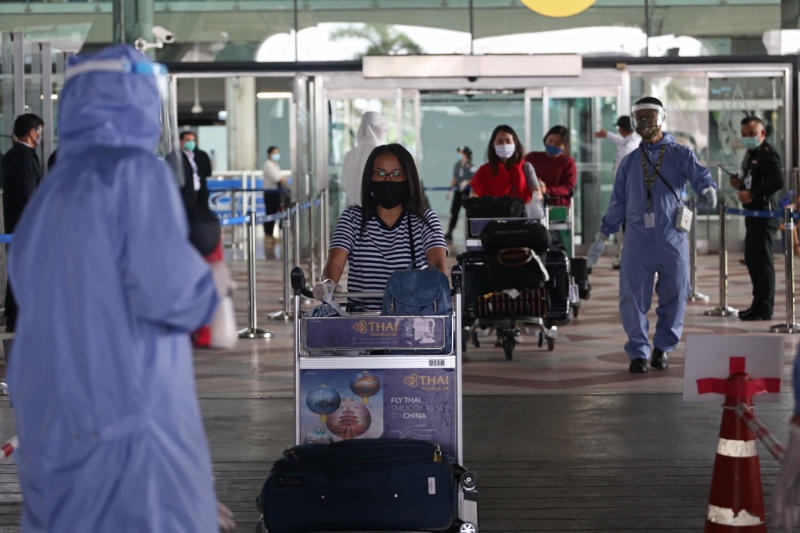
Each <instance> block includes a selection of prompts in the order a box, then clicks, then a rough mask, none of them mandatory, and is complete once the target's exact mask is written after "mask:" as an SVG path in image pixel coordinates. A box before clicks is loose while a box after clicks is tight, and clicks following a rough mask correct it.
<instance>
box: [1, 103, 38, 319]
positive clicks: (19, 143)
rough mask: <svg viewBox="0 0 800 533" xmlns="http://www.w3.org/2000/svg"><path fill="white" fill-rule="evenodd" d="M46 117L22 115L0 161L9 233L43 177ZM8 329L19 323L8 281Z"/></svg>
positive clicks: (6, 222)
mask: <svg viewBox="0 0 800 533" xmlns="http://www.w3.org/2000/svg"><path fill="white" fill-rule="evenodd" d="M43 126H44V121H42V119H41V118H39V117H38V116H37V115H34V114H33V113H26V114H24V115H20V116H18V117H17V118H16V120H15V121H14V137H15V142H14V146H13V147H12V148H11V149H10V150H9V151H8V152H6V154H5V155H4V156H3V159H2V161H0V167H2V172H0V175H2V176H3V181H2V183H3V225H4V229H5V232H6V233H14V229H15V228H16V227H17V223H18V222H19V219H20V217H22V210H23V209H24V208H25V205H26V204H27V203H28V200H30V198H31V196H33V191H34V190H36V187H37V186H38V185H39V182H40V181H41V180H42V166H41V164H40V163H39V158H38V157H37V155H36V148H37V147H38V146H39V145H40V144H41V142H42V127H43ZM5 305H6V331H9V332H11V331H14V329H15V327H16V324H17V302H16V300H15V299H14V294H13V293H12V292H11V282H10V281H9V282H8V284H7V285H6V303H5Z"/></svg>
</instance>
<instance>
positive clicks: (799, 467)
mask: <svg viewBox="0 0 800 533" xmlns="http://www.w3.org/2000/svg"><path fill="white" fill-rule="evenodd" d="M789 428H790V429H789V446H788V447H787V448H786V451H785V453H784V456H783V461H782V462H781V472H780V474H778V479H777V480H776V481H775V487H774V488H773V489H772V498H773V503H772V517H773V523H774V526H775V530H776V531H785V532H786V533H790V532H791V531H792V528H793V527H794V523H795V507H796V504H797V497H798V495H799V494H800V426H798V425H796V424H790V425H789Z"/></svg>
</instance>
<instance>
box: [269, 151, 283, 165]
mask: <svg viewBox="0 0 800 533" xmlns="http://www.w3.org/2000/svg"><path fill="white" fill-rule="evenodd" d="M269 158H270V159H272V160H273V161H275V162H276V163H277V162H278V161H280V160H281V154H279V153H277V152H276V153H274V154H272V155H271V156H269Z"/></svg>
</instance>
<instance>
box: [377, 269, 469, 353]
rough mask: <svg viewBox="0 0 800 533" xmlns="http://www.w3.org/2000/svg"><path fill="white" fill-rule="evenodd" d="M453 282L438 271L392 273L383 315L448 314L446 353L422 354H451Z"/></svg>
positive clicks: (400, 271) (427, 351) (398, 271)
mask: <svg viewBox="0 0 800 533" xmlns="http://www.w3.org/2000/svg"><path fill="white" fill-rule="evenodd" d="M452 312H453V303H452V300H451V299H450V282H449V281H448V279H447V276H446V275H445V274H444V273H442V272H440V271H438V270H435V269H428V270H397V271H395V272H393V273H392V275H391V277H390V278H389V281H388V282H387V283H386V290H385V292H384V293H383V309H382V311H381V314H382V315H386V316H392V315H394V316H415V315H446V316H447V317H448V318H447V319H446V320H445V347H444V350H436V351H433V352H431V351H430V350H423V353H437V354H438V353H450V351H451V350H452V348H451V347H452V339H453V331H452V330H453V326H452V319H451V318H450V315H451V314H452Z"/></svg>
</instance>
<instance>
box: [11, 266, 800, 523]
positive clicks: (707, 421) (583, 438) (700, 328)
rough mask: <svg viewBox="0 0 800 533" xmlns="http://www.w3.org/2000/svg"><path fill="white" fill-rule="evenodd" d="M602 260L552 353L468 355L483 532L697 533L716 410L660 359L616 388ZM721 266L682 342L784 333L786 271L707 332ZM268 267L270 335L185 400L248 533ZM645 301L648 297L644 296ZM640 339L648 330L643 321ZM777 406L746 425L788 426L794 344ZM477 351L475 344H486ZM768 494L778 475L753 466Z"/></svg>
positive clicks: (735, 278) (259, 435)
mask: <svg viewBox="0 0 800 533" xmlns="http://www.w3.org/2000/svg"><path fill="white" fill-rule="evenodd" d="M738 260H739V257H738V256H735V255H734V256H731V258H730V288H729V293H730V295H729V300H730V303H731V304H732V305H740V306H743V307H745V306H747V304H748V303H749V293H750V282H749V278H748V277H747V273H746V270H745V267H744V266H743V265H741V264H739V262H738ZM231 264H232V267H233V270H234V272H235V277H236V279H237V280H238V281H239V288H238V289H237V291H236V305H237V312H238V318H239V322H240V325H241V326H244V325H245V319H246V316H247V290H246V289H247V287H246V282H247V269H246V263H245V262H243V261H234V262H232V263H231ZM610 265H611V261H610V258H608V257H604V258H603V259H602V260H601V263H600V264H599V265H598V267H597V268H595V272H594V274H593V275H592V279H591V282H592V286H593V290H592V297H591V299H590V300H588V301H586V302H584V303H583V306H582V307H581V309H580V315H579V317H578V318H577V319H574V320H573V322H572V323H571V324H569V325H567V326H564V327H561V328H559V335H560V337H559V339H558V341H557V343H556V348H555V351H553V352H548V351H547V349H546V347H545V348H539V347H538V346H537V343H536V338H535V337H533V336H525V337H523V339H522V343H521V344H519V345H518V346H517V349H516V351H515V353H514V359H513V360H512V361H506V360H505V358H504V356H503V353H502V351H501V349H500V348H495V347H494V346H493V344H494V343H493V342H485V343H483V345H482V347H481V348H479V349H476V348H473V347H471V346H470V348H469V350H468V351H467V352H466V354H465V364H464V392H465V395H466V398H465V411H464V417H465V456H466V461H467V463H468V464H469V465H470V466H472V467H473V468H474V469H475V470H476V471H478V473H479V475H480V476H481V508H480V512H481V530H482V531H486V532H490V531H495V532H502V531H648V530H654V529H656V530H662V531H698V530H699V529H700V528H702V524H703V520H704V513H705V505H706V503H707V496H708V488H709V483H710V475H711V467H712V463H713V457H714V450H715V446H716V438H717V432H718V428H719V418H720V409H719V408H718V406H717V405H716V404H686V403H684V402H683V401H682V398H681V396H680V393H682V391H683V361H684V351H683V344H681V345H680V346H679V347H678V349H677V350H675V352H673V353H672V354H671V357H670V363H671V365H672V366H671V368H670V370H669V371H668V372H666V373H663V372H650V373H649V374H647V375H644V376H635V375H631V374H629V373H628V371H627V369H628V361H627V358H626V356H625V354H624V352H623V350H622V345H623V343H624V340H625V339H624V335H623V332H622V329H621V326H620V324H619V316H618V311H617V295H618V286H619V285H618V277H617V276H618V273H617V271H614V270H612V269H611V267H610ZM717 265H718V258H717V257H716V256H702V257H701V258H700V269H699V272H700V273H699V276H698V289H699V290H701V291H702V292H705V293H706V294H710V295H712V302H711V303H710V304H709V303H690V304H689V306H688V308H687V312H686V327H685V330H684V334H691V333H714V334H724V335H741V334H765V335H771V334H769V333H767V330H768V326H769V325H771V324H774V323H779V322H783V321H784V314H785V306H784V301H785V297H784V291H785V289H784V287H785V283H784V271H783V261H782V258H781V257H780V256H776V269H777V271H778V273H777V278H778V283H777V290H776V295H777V296H776V305H775V316H774V319H773V320H772V321H771V322H748V323H744V322H741V321H739V320H737V319H736V318H714V317H706V316H704V315H703V311H704V310H705V309H706V308H708V307H710V306H711V305H716V303H717V302H716V300H717V295H718V282H719V273H718V267H717ZM281 286H282V285H281V267H280V263H279V262H278V261H275V260H263V259H260V260H259V262H258V283H257V289H258V301H259V321H260V322H259V325H260V326H262V327H266V328H269V329H270V330H271V331H272V332H273V333H274V336H273V337H272V338H271V339H268V340H259V341H249V340H241V341H239V343H238V344H237V346H236V347H235V349H234V350H231V351H226V352H220V351H212V350H199V351H197V352H196V355H195V363H196V374H197V386H198V394H199V395H200V399H201V407H202V410H203V415H204V420H205V424H206V431H207V433H208V438H209V442H210V445H211V452H212V456H213V460H214V467H215V471H216V475H217V485H218V486H217V488H218V493H219V497H220V499H221V500H223V501H226V502H228V503H229V504H230V505H231V507H232V508H233V510H234V511H235V512H236V513H237V517H238V519H239V522H240V524H241V527H240V530H243V531H252V527H253V523H254V521H255V520H256V519H257V515H256V513H255V510H254V506H253V503H252V502H253V498H254V497H255V495H256V493H257V492H258V490H259V488H260V484H261V482H262V481H263V479H264V477H265V475H266V473H267V472H268V470H269V466H270V464H271V462H272V461H273V460H275V459H276V458H277V457H278V456H279V455H280V452H281V451H282V450H283V449H284V448H286V447H288V446H290V445H291V444H292V436H293V411H292V409H293V407H292V406H293V403H292V400H291V398H292V395H293V353H292V326H291V322H284V321H277V322H276V321H267V320H266V313H267V312H268V311H272V310H275V309H278V308H280V307H281V306H282V304H280V303H279V301H278V299H279V297H280V294H281ZM654 300H655V297H654ZM650 314H651V315H652V317H651V329H652V327H653V325H654V323H655V313H654V310H653V311H651V313H650ZM784 338H785V349H784V363H785V366H784V376H783V377H784V391H785V392H784V393H783V394H782V400H781V402H780V403H778V404H770V405H764V406H763V407H760V408H759V414H760V416H761V417H762V418H763V419H764V421H765V422H766V423H767V424H768V425H769V426H770V427H771V428H772V429H773V431H774V432H775V434H776V435H777V436H778V437H779V438H780V439H781V440H784V441H785V439H786V420H787V419H788V416H789V413H790V411H791V395H790V390H791V384H790V382H789V381H788V378H789V374H790V372H789V370H790V364H791V361H792V360H793V354H794V352H795V350H796V349H797V343H798V341H799V340H800V339H798V338H797V336H792V335H785V336H784ZM487 340H488V339H487ZM13 432H14V429H13V414H12V411H11V409H10V408H9V407H8V402H7V401H5V400H0V438H3V437H6V436H10V435H11V434H13ZM762 470H763V473H764V476H763V477H764V486H765V491H766V492H767V495H769V492H770V490H771V484H772V482H773V479H774V476H775V474H776V472H777V464H776V463H775V461H774V460H773V459H772V458H771V457H769V456H767V455H764V454H762ZM14 472H15V470H14V466H13V463H4V464H3V465H0V533H6V532H11V531H17V529H18V523H19V511H20V501H21V495H20V494H19V486H18V484H17V483H16V476H15V474H14Z"/></svg>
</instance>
